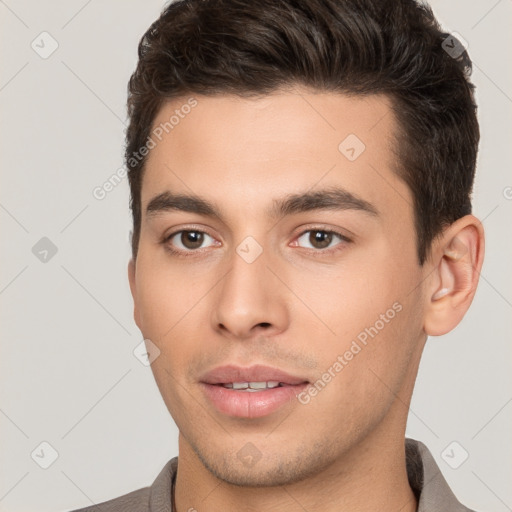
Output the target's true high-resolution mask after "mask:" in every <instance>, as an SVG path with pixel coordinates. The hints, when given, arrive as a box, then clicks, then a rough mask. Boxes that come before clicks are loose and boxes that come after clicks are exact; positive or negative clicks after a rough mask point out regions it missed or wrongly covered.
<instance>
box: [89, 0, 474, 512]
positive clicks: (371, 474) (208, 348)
mask: <svg viewBox="0 0 512 512" xmlns="http://www.w3.org/2000/svg"><path fill="white" fill-rule="evenodd" d="M446 41H448V42H449V44H448V45H447V44H446ZM450 48H451V49H453V48H460V44H459V43H458V41H457V40H456V39H455V38H451V36H449V34H445V33H443V32H442V31H441V29H440V27H439V25H438V24H437V22H436V21H435V19H434V17H433V14H432V12H431V10H430V9H429V8H428V7H426V6H422V5H419V4H417V3H415V2H414V1H413V0H386V1H381V2H374V1H373V0H363V1H362V0H307V1H304V2H295V1H293V0H277V1H276V0H262V1H259V2H252V1H250V0H237V1H235V0H223V1H222V0H190V1H185V2H174V3H172V4H170V5H169V6H168V7H166V8H165V10H164V12H163V13H162V15H161V16H160V18H159V19H158V20H157V21H156V22H155V23H154V24H153V25H152V26H151V27H150V29H149V30H148V31H147V33H146V34H145V36H144V37H143V38H142V40H141V43H140V46H139V63H138V66H137V69H136V71H135V73H134V74H133V76H132V77H131V79H130V83H129V100H128V107H129V108H128V111H129V116H130V125H129V128H128V131H127V147H126V163H127V166H128V169H129V179H130V186H131V207H132V212H133V220H134V229H133V235H132V246H133V258H132V260H131V261H130V264H129V281H130V286H131V291H132V295H133V299H134V304H135V310H134V315H135V321H136V323H137V325H138V327H139V328H140V330H141V332H142V334H143V336H144V338H145V340H146V346H147V349H148V354H149V357H150V360H152V365H151V367H152V370H153V373H154V376H155V379H156V382H157V384H158V387H159V389H160V392H161V394H162V397H163V399H164V401H165V404H166V406H167V408H168V409H169V412H170V414H171V415H172V417H173V419H174V420H175V422H176V424H177V426H178V428H179V432H180V434H179V457H175V458H173V459H171V460H170V461H169V462H168V464H167V465H166V466H165V467H164V468H163V469H162V471H161V472H160V474H159V475H158V477H157V478H156V480H155V482H154V483H153V484H152V485H151V486H149V487H145V488H143V489H139V490H137V491H134V492H132V493H130V494H128V495H125V496H122V497H119V498H117V499H113V500H111V501H108V502H105V503H103V504H100V505H98V506H95V507H91V508H89V509H82V510H96V511H114V510H119V511H152V512H156V511H171V510H176V511H179V512H184V511H194V510H197V511H199V512H201V511H203V510H204V511H211V512H214V511H226V510H227V511H229V510H246V511H249V510H250V511H270V510H272V511H280V510H283V511H287V512H289V511H304V510H307V511H308V512H314V511H320V510H321V511H322V512H328V511H335V510H336V511H338V510H348V511H369V510H379V511H398V510H400V511H402V512H411V511H415V510H418V511H420V512H431V511H441V510H442V511H448V510H450V511H463V510H469V509H467V508H465V507H464V506H463V505H461V504H460V503H459V502H458V500H457V499H456V498H455V496H454V495H453V494H452V492H451V491H450V489H449V488H448V485H447V483H446V481H445V480H444V478H443V476H442V475H441V473H440V471H439V468H438V467H437V466H436V463H435V461H434V459H433V457H432V455H431V454H430V453H429V451H428V449H427V448H426V446H424V445H423V444H422V443H420V442H418V441H414V440H411V439H405V438H404V436H405V427H406V421H407V413H408V406H409V403H410V400H411V395H412V391H413V387H414V382H415V378H416V374H417V370H418V365H419V362H420V358H421V354H422V350H423V348H424V345H425V342H426V340H427V337H428V336H429V335H433V336H439V335H442V334H445V333H447V332H449V331H450V330H452V329H453V328H454V327H455V326H456V325H457V324H458V323H459V322H460V321H461V319H462V318H463V316H464V314H465V313H466V311H467V310H468V308H469V306H470V304H471V302H472V299H473V296H474V294H475V291H476V287H477V282H478V276H479V271H480V269H481V266H482V261H483V253H484V234H483V229H482V225H481V223H480V222H479V221H478V219H476V218H475V217H474V216H473V215H471V202H470V194H471V189H472V184H473V178H474V171H475V161H476V154H477V146H478V140H479V129H478V123H477V120H476V106H475V104H474V99H473V92H472V91H473V85H472V84H471V83H470V82H469V71H470V61H469V58H468V56H467V54H466V53H465V52H462V51H461V52H454V51H449V49H450Z"/></svg>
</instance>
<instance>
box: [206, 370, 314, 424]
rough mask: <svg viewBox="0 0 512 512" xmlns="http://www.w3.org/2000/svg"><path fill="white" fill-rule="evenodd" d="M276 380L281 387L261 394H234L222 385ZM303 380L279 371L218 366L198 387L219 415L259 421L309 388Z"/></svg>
mask: <svg viewBox="0 0 512 512" xmlns="http://www.w3.org/2000/svg"><path fill="white" fill-rule="evenodd" d="M267 381H277V382H279V383H281V384H283V385H282V386H279V387H276V388H271V389H270V388H269V389H265V390H263V391H257V392H250V391H236V390H233V389H228V388H225V387H223V386H222V384H228V383H232V382H267ZM308 383H309V382H308V380H307V379H305V378H303V377H298V376H294V375H290V374H289V373H286V372H284V371H282V370H279V369H278V368H271V367H269V366H263V365H255V366H251V367H249V368H242V367H239V366H233V365H229V366H220V367H218V368H215V369H213V370H211V371H210V372H208V373H206V374H205V375H203V377H202V378H201V381H200V386H201V388H202V390H203V392H204V394H205V396H206V398H207V399H208V400H209V401H210V402H211V403H212V405H213V406H214V407H215V408H216V409H217V410H218V411H219V412H221V413H222V414H225V415H228V416H232V417H238V418H260V417H263V416H267V415H269V414H272V413H273V412H275V411H277V410H278V409H280V408H281V407H283V406H284V405H286V404H287V403H290V402H292V401H293V399H294V398H296V396H297V395H298V394H299V393H300V392H301V391H302V390H303V389H304V388H305V387H306V386H307V385H308Z"/></svg>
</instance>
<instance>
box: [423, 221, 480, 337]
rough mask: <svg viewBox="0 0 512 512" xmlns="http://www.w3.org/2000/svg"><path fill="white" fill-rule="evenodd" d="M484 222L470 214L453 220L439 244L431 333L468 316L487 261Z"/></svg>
mask: <svg viewBox="0 0 512 512" xmlns="http://www.w3.org/2000/svg"><path fill="white" fill-rule="evenodd" d="M483 253H484V232H483V228H482V224H481V223H480V221H479V220H478V219H476V218H475V217H473V216H472V215H467V216H465V217H463V218H461V219H459V220H458V221H456V222H455V223H454V224H452V225H451V226H450V227H449V228H448V229H447V230H446V232H445V234H444V235H443V236H442V237H441V238H440V241H439V243H438V244H437V264H436V266H435V268H434V271H433V272H432V275H431V279H430V280H429V283H430V287H429V288H430V290H429V292H428V293H429V295H427V296H429V297H430V300H429V301H428V303H427V305H426V306H427V310H426V313H425V323H424V330H425V332H426V334H427V335H429V336H441V335H443V334H446V333H447V332H450V331H451V330H452V329H453V328H454V327H455V326H456V325H457V324H458V323H459V322H460V321H461V320H462V318H463V317H464V315H465V314H466V311H467V310H468V308H469V306H470V304H471V302H472V300H473V297H474V295H475V292H476V288H477V284H478V279H479V276H480V270H481V268H482V263H483Z"/></svg>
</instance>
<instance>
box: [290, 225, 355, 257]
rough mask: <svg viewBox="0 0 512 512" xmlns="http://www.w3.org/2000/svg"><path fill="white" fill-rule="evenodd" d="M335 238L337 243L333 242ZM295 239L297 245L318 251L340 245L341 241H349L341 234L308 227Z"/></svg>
mask: <svg viewBox="0 0 512 512" xmlns="http://www.w3.org/2000/svg"><path fill="white" fill-rule="evenodd" d="M336 239H338V243H333V242H336ZM297 241H299V242H300V243H299V245H300V246H301V247H305V248H307V249H318V251H319V252H320V251H321V250H322V249H331V248H334V247H335V246H337V245H341V243H342V242H347V243H348V242H350V240H349V239H348V238H347V237H345V236H343V235H342V234H340V233H337V232H336V231H329V230H325V229H308V230H307V231H304V232H303V233H302V234H301V235H300V236H299V237H298V238H297ZM301 244H302V245H301ZM304 244H305V245H304ZM325 252H327V251H325Z"/></svg>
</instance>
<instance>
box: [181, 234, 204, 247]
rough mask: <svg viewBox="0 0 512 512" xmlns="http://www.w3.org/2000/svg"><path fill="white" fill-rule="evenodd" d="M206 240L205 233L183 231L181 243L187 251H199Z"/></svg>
mask: <svg viewBox="0 0 512 512" xmlns="http://www.w3.org/2000/svg"><path fill="white" fill-rule="evenodd" d="M203 240H204V233H200V232H199V231H182V232H181V237H180V241H181V243H182V244H183V246H184V247H186V248H187V249H198V248H199V247H201V245H202V243H203Z"/></svg>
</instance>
